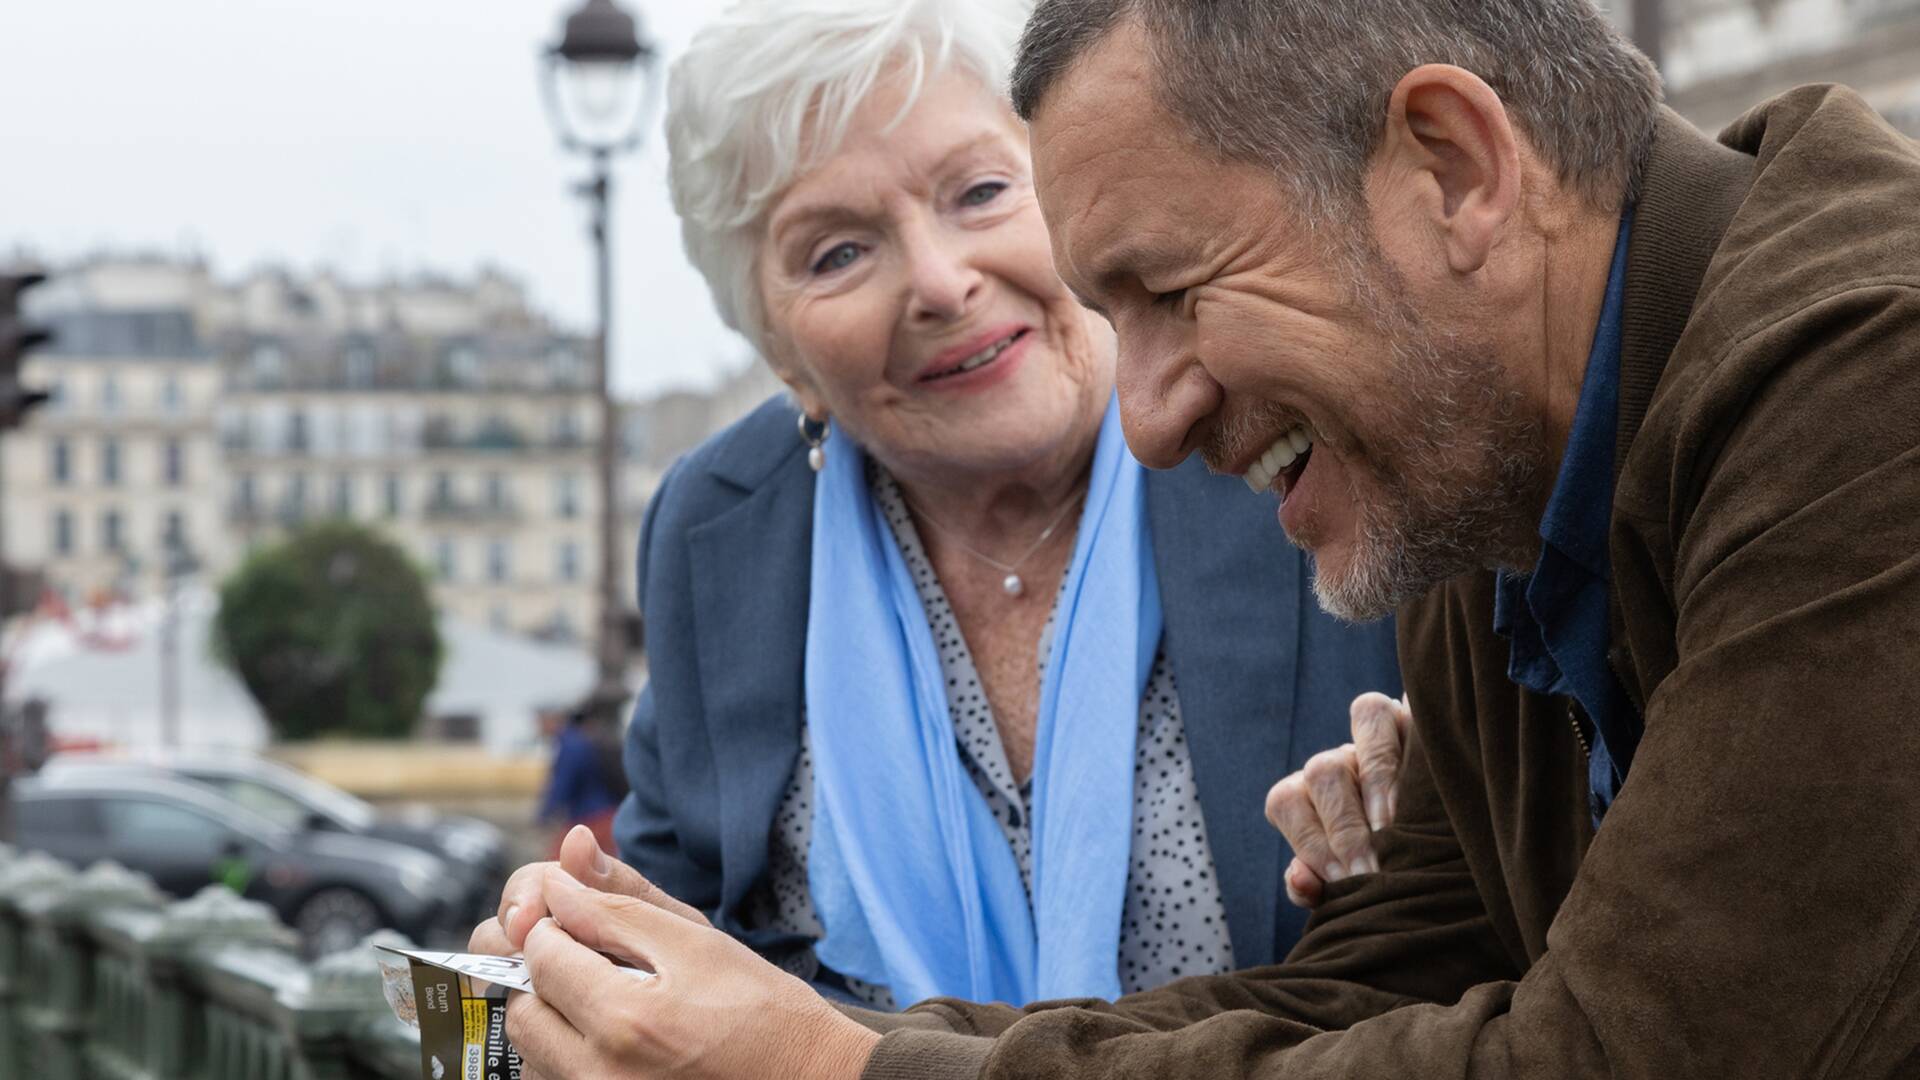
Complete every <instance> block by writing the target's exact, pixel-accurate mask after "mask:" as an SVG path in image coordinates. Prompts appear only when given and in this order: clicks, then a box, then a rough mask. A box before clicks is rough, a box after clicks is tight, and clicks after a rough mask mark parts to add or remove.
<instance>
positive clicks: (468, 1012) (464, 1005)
mask: <svg viewBox="0 0 1920 1080" xmlns="http://www.w3.org/2000/svg"><path fill="white" fill-rule="evenodd" d="M460 1012H461V1017H462V1019H464V1020H465V1021H466V1024H465V1031H464V1032H463V1033H462V1034H463V1035H464V1037H463V1038H462V1039H461V1040H460V1042H461V1047H460V1057H461V1060H460V1077H461V1080H482V1073H481V1070H482V1067H483V1064H484V1062H483V1061H482V1059H483V1058H484V1057H485V1056H486V1049H487V999H486V998H467V999H466V1000H464V1001H462V1002H461V1003H460Z"/></svg>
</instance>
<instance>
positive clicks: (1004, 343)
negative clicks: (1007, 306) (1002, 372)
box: [947, 334, 1020, 375]
mask: <svg viewBox="0 0 1920 1080" xmlns="http://www.w3.org/2000/svg"><path fill="white" fill-rule="evenodd" d="M1019 336H1020V335H1019V334H1009V335H1007V336H1006V337H1004V338H1001V339H1000V340H999V341H996V342H994V343H993V344H991V345H989V346H987V347H986V348H984V349H981V350H980V351H979V352H977V353H974V354H973V355H972V356H969V357H967V358H966V359H965V360H962V361H961V362H960V366H959V367H957V368H954V369H953V370H951V371H949V372H947V374H949V375H960V374H964V373H966V372H969V371H972V370H973V369H974V368H977V367H979V366H980V365H982V364H985V363H988V362H989V361H991V360H992V359H993V358H994V357H996V356H999V355H1000V354H1001V353H1003V352H1005V351H1006V350H1007V349H1008V347H1010V346H1011V345H1012V344H1013V339H1014V338H1017V337H1019Z"/></svg>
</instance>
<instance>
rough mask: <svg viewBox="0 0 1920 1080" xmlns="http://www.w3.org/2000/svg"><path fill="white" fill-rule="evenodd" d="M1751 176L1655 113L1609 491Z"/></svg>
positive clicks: (1612, 651)
mask: <svg viewBox="0 0 1920 1080" xmlns="http://www.w3.org/2000/svg"><path fill="white" fill-rule="evenodd" d="M1753 175H1754V159H1753V158H1752V157H1750V156H1749V155H1747V154H1743V153H1741V152H1739V151H1738V150H1734V149H1732V148H1730V147H1727V146H1723V145H1721V144H1720V143H1717V142H1714V141H1713V140H1711V139H1709V138H1707V137H1706V136H1705V135H1702V134H1701V133H1700V132H1699V131H1698V130H1697V129H1695V128H1694V127H1693V125H1691V124H1689V123H1687V121H1685V120H1683V119H1681V117H1680V115H1679V114H1678V113H1675V112H1674V111H1673V110H1671V109H1668V108H1665V107H1662V108H1661V110H1660V116H1659V119H1658V120H1657V121H1656V122H1655V126H1654V135H1653V146H1652V148H1651V149H1650V150H1649V151H1648V154H1647V165H1646V170H1645V173H1644V175H1643V176H1642V177H1641V181H1640V192H1639V204H1638V206H1636V207H1635V209H1634V222H1633V238H1632V240H1631V241H1629V243H1628V247H1627V285H1626V306H1625V311H1624V312H1622V316H1621V325H1620V415H1619V419H1618V420H1617V421H1616V427H1615V431H1616V433H1617V434H1616V436H1615V442H1614V452H1613V480H1614V490H1615V491H1618V490H1619V487H1620V476H1621V473H1622V472H1624V471H1625V469H1626V464H1627V459H1628V457H1629V456H1630V455H1631V451H1632V449H1633V440H1634V437H1635V436H1637V435H1638V434H1639V433H1640V424H1641V422H1642V421H1643V420H1645V419H1646V416H1647V410H1648V408H1649V407H1651V406H1652V404H1653V395H1654V391H1655V390H1657V389H1658V388H1659V385H1660V380H1661V377H1662V376H1663V375H1665V374H1666V370H1667V359H1668V357H1670V356H1672V355H1673V347H1674V345H1675V344H1676V343H1677V342H1678V341H1679V340H1680V335H1681V333H1682V332H1684V331H1685V330H1686V328H1687V323H1688V321H1689V320H1690V319H1691V318H1692V317H1693V307H1694V301H1695V300H1696V299H1697V298H1698V297H1699V294H1700V283H1701V281H1702V280H1704V279H1705V277H1706V274H1707V268H1708V266H1709V265H1711V264H1712V262H1713V257H1714V255H1715V253H1717V252H1718V251H1719V250H1720V242H1721V239H1722V237H1724V236H1725V235H1726V232H1727V227H1728V226H1729V225H1730V224H1731V223H1732V221H1733V215H1734V213H1735V212H1736V211H1738V210H1739V208H1740V204H1741V203H1742V202H1744V201H1745V200H1746V197H1747V189H1748V188H1750V187H1752V186H1753ZM1614 531H1615V532H1616V533H1617V531H1618V530H1614ZM1615 560H1616V563H1617V561H1618V556H1615ZM1607 593H1608V596H1607V621H1608V625H1609V628H1610V630H1611V637H1612V641H1611V644H1610V646H1609V649H1608V654H1607V659H1608V662H1609V663H1610V665H1611V666H1612V668H1613V670H1614V673H1615V675H1616V676H1618V677H1619V681H1620V685H1621V686H1622V687H1623V688H1624V689H1625V690H1626V692H1627V697H1628V699H1629V700H1631V701H1632V702H1633V705H1634V709H1635V710H1636V712H1637V713H1638V714H1644V713H1645V712H1646V707H1647V701H1646V699H1647V691H1648V688H1647V687H1645V686H1643V685H1641V684H1640V683H1639V682H1638V681H1637V680H1635V679H1633V678H1631V677H1629V673H1630V672H1632V671H1633V669H1634V668H1633V664H1632V662H1631V657H1630V656H1629V655H1628V650H1627V645H1626V642H1627V627H1626V615H1625V612H1624V611H1623V610H1622V608H1621V605H1620V576H1619V575H1618V574H1615V575H1613V577H1612V580H1611V581H1610V582H1609V583H1608V589H1607Z"/></svg>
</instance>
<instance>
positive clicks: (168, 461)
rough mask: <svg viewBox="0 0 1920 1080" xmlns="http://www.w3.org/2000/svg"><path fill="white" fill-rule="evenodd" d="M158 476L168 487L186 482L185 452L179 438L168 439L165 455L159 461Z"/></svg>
mask: <svg viewBox="0 0 1920 1080" xmlns="http://www.w3.org/2000/svg"><path fill="white" fill-rule="evenodd" d="M160 477H161V479H162V480H163V481H165V482H166V485H167V486H168V487H179V486H180V485H181V484H183V483H185V482H186V477H187V454H186V448H185V447H183V446H181V445H180V440H179V439H168V440H167V444H166V448H165V456H164V457H162V458H161V462H160Z"/></svg>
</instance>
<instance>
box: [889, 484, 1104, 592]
mask: <svg viewBox="0 0 1920 1080" xmlns="http://www.w3.org/2000/svg"><path fill="white" fill-rule="evenodd" d="M1086 497H1087V493H1086V492H1084V491H1082V492H1081V493H1080V494H1078V495H1075V496H1074V497H1073V498H1071V499H1068V500H1067V501H1066V503H1065V504H1064V505H1062V506H1061V507H1060V512H1059V513H1057V514H1055V515H1054V516H1053V520H1052V521H1051V522H1048V523H1047V527H1046V528H1044V529H1042V530H1040V536H1039V538H1038V539H1036V540H1034V542H1033V546H1032V547H1029V548H1028V549H1027V550H1026V551H1025V552H1024V553H1023V554H1022V555H1021V556H1020V557H1019V558H1017V559H1015V560H1014V561H1012V562H1010V563H1004V562H1001V561H1000V560H999V559H996V558H994V557H993V556H991V555H988V554H987V553H986V552H984V551H980V550H978V549H976V548H974V547H973V546H972V545H970V544H968V543H967V542H966V541H965V540H962V539H960V534H959V533H958V532H957V531H955V530H954V529H953V528H952V527H950V526H948V525H945V524H942V523H941V521H940V519H939V518H937V517H934V516H933V515H932V514H929V513H927V512H926V510H925V509H923V508H921V507H919V506H915V505H914V504H913V503H912V502H911V501H908V500H907V495H906V492H904V491H902V492H901V493H900V498H901V501H903V502H906V503H907V506H908V508H909V509H911V510H914V511H916V512H918V513H919V515H920V516H921V517H923V518H925V519H926V520H927V524H929V525H931V526H933V527H934V528H935V529H938V530H940V532H942V533H944V534H946V537H947V539H949V540H952V541H953V543H954V546H956V547H958V548H959V549H960V550H961V551H964V552H966V553H967V554H969V555H971V556H973V557H974V558H976V559H979V560H980V561H981V562H983V563H986V564H987V565H988V566H991V567H993V568H994V569H996V570H998V571H1000V572H1001V573H1003V574H1005V575H1007V576H1006V577H1005V578H1003V579H1002V580H1001V582H1000V588H1001V589H1002V590H1003V591H1005V592H1006V594H1007V595H1008V596H1019V595H1020V594H1022V593H1024V592H1025V591H1026V582H1025V581H1023V580H1022V579H1021V577H1020V567H1022V566H1024V565H1025V564H1026V561H1027V560H1028V559H1031V558H1033V556H1034V555H1035V553H1037V552H1038V551H1039V550H1040V549H1041V547H1043V546H1044V545H1045V544H1046V542H1047V541H1048V540H1049V539H1051V538H1052V537H1053V531H1054V530H1055V529H1058V528H1059V527H1060V523H1061V522H1062V521H1065V520H1066V519H1067V513H1068V512H1069V511H1071V510H1072V509H1073V508H1074V507H1076V506H1078V505H1080V501H1081V500H1082V499H1085V498H1086Z"/></svg>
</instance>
